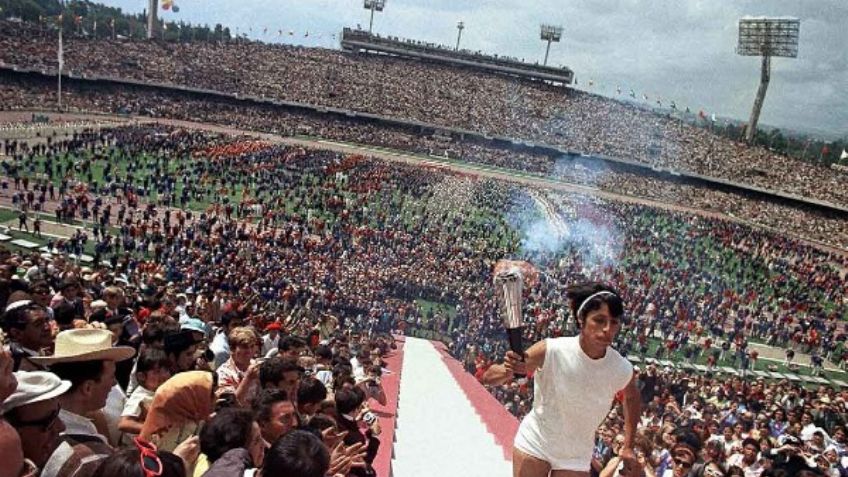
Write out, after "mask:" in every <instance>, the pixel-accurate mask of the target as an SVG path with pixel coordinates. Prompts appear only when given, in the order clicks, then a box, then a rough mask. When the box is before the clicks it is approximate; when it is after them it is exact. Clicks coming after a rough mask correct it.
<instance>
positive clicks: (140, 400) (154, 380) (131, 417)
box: [118, 348, 171, 435]
mask: <svg viewBox="0 0 848 477" xmlns="http://www.w3.org/2000/svg"><path fill="white" fill-rule="evenodd" d="M170 364H171V360H170V358H168V355H166V354H165V352H164V351H162V350H161V349H157V348H146V349H144V350H143V351H142V352H141V353H139V356H138V360H137V361H136V367H135V374H136V380H137V381H138V386H137V387H136V388H135V390H133V392H132V394H131V395H130V397H129V399H127V402H126V404H125V405H124V409H123V412H122V413H121V422H120V424H119V425H118V428H119V429H120V430H121V432H124V433H128V434H136V435H137V434H139V433H140V432H141V429H142V427H143V425H144V420H145V418H146V417H147V411H148V410H149V409H150V406H151V404H152V403H153V397H154V396H155V394H156V390H157V389H159V387H160V386H161V385H162V384H164V383H165V382H166V381H168V379H170V377H171V369H170Z"/></svg>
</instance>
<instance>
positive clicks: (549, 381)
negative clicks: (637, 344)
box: [515, 336, 633, 472]
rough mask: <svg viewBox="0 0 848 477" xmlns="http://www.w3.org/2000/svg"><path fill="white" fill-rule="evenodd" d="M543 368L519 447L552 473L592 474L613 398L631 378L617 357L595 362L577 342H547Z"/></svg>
mask: <svg viewBox="0 0 848 477" xmlns="http://www.w3.org/2000/svg"><path fill="white" fill-rule="evenodd" d="M545 343H546V345H547V350H546V352H545V363H544V365H543V367H541V368H539V369H538V370H537V371H536V375H535V385H534V400H533V409H532V410H531V411H530V413H529V414H527V416H525V417H524V420H523V421H522V422H521V426H520V427H519V428H518V433H517V434H516V436H515V447H516V448H517V449H519V450H520V451H522V452H524V453H526V454H530V455H531V456H534V457H537V458H539V459H542V460H545V461H547V462H548V463H550V464H551V466H552V470H577V471H584V472H585V471H588V470H589V465H590V462H591V458H592V448H593V446H594V437H595V431H596V430H597V429H598V426H599V425H600V424H601V422H603V420H604V418H605V417H606V415H607V413H608V412H609V409H610V406H611V404H612V400H613V398H614V397H615V394H616V393H617V392H618V391H620V390H622V389H624V388H625V387H626V386H627V384H628V383H629V382H630V380H631V379H632V378H633V366H632V365H631V364H630V362H629V361H627V360H626V359H625V358H623V357H622V356H621V355H620V354H618V352H617V351H615V350H614V349H612V348H607V352H606V355H604V357H603V358H600V359H592V358H590V357H589V356H587V355H586V353H584V352H583V349H582V348H580V343H579V337H577V336H574V337H568V338H548V339H547V340H545Z"/></svg>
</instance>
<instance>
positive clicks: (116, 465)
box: [93, 441, 186, 477]
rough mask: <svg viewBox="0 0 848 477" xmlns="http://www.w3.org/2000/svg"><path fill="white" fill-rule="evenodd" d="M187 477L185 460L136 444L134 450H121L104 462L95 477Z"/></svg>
mask: <svg viewBox="0 0 848 477" xmlns="http://www.w3.org/2000/svg"><path fill="white" fill-rule="evenodd" d="M116 475H120V476H124V477H148V476H150V475H156V476H160V477H185V476H186V467H185V463H184V462H183V460H182V459H181V458H180V457H178V456H176V455H175V454H172V453H171V452H168V451H162V450H158V449H156V446H154V445H152V444H149V443H144V442H143V441H138V442H136V444H135V446H134V448H133V447H130V448H127V449H123V450H120V451H118V452H115V453H114V454H112V455H110V456H109V457H106V458H105V459H103V460H102V462H101V464H100V466H99V467H98V468H97V471H96V472H95V473H94V476H93V477H111V476H116Z"/></svg>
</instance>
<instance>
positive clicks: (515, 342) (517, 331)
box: [506, 326, 527, 379]
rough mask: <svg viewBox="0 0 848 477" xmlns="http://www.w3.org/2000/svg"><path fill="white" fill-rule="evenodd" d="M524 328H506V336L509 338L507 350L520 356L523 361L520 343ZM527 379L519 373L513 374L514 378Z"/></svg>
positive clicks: (522, 346)
mask: <svg viewBox="0 0 848 477" xmlns="http://www.w3.org/2000/svg"><path fill="white" fill-rule="evenodd" d="M523 331H524V327H523V326H519V327H518V328H507V329H506V334H507V337H509V349H511V350H512V351H513V352H515V353H517V354H518V355H519V356H521V360H522V361H524V343H523V342H522V338H521V335H522V334H523ZM525 377H527V376H526V375H524V374H521V373H515V378H516V379H519V378H525Z"/></svg>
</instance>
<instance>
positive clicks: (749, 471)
mask: <svg viewBox="0 0 848 477" xmlns="http://www.w3.org/2000/svg"><path fill="white" fill-rule="evenodd" d="M744 458H745V456H744V455H742V454H733V455H732V456H730V457H728V459H727V466H728V467H730V466H734V465H735V466H737V467H739V468H740V469H742V470H743V471H745V477H760V474H762V473H763V470H765V469H763V466H762V465H761V464H760V455H759V454H757V458H756V460H754V463H753V464H752V465H745V462H744V461H743V459H744Z"/></svg>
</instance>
